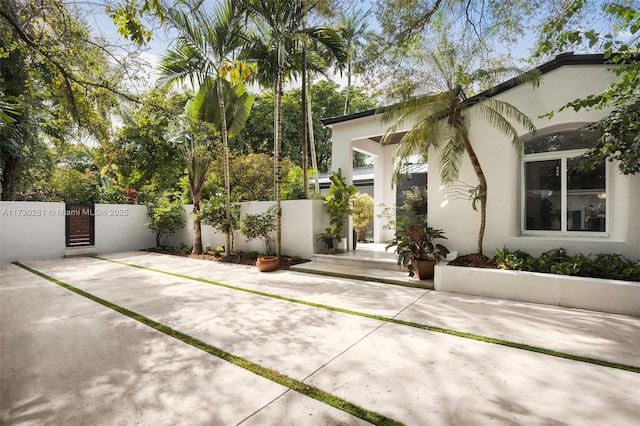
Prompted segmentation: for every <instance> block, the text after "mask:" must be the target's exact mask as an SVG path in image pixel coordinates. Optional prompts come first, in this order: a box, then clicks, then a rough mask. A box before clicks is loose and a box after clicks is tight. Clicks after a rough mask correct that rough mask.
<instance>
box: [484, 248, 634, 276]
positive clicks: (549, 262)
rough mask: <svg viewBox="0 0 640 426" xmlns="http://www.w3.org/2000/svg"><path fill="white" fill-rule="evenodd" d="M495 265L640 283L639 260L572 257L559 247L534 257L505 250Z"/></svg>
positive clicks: (503, 267) (498, 251)
mask: <svg viewBox="0 0 640 426" xmlns="http://www.w3.org/2000/svg"><path fill="white" fill-rule="evenodd" d="M492 262H495V264H496V266H497V267H498V268H500V269H508V270H519V271H530V272H544V273H551V274H559V275H574V276H580V277H593V278H605V279H618V280H628V281H640V259H639V260H638V261H635V262H634V261H632V260H630V259H627V258H625V257H623V256H621V255H619V254H597V255H595V256H594V255H584V254H582V253H579V254H576V255H574V256H569V255H568V254H567V251H566V250H565V249H562V248H559V249H554V250H549V251H547V252H544V253H542V254H541V255H540V256H539V257H534V256H531V255H530V254H528V253H526V252H524V251H521V250H516V251H513V252H512V251H510V250H509V249H507V248H506V247H504V248H503V249H502V250H497V251H496V255H495V256H494V258H493V259H492Z"/></svg>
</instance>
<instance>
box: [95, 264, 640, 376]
mask: <svg viewBox="0 0 640 426" xmlns="http://www.w3.org/2000/svg"><path fill="white" fill-rule="evenodd" d="M98 259H101V260H105V261H107V262H112V263H117V264H120V265H125V266H130V267H132V268H138V269H143V270H146V271H150V272H157V273H160V274H165V275H170V276H172V277H176V278H184V279H187V280H191V281H198V282H201V283H205V284H211V285H215V286H218V287H224V288H228V289H231V290H237V291H242V292H245V293H250V294H255V295H258V296H264V297H270V298H273V299H279V300H284V301H287V302H292V303H298V304H301V305H307V306H312V307H314V308H320V309H326V310H329V311H335V312H340V313H343V314H349V315H355V316H359V317H364V318H370V319H374V320H378V321H385V322H388V323H392V324H399V325H404V326H408V327H414V328H420V329H423V330H428V331H433V332H435V333H442V334H448V335H451V336H456V337H462V338H465V339H471V340H476V341H479V342H485V343H491V344H494V345H500V346H507V347H510V348H515V349H521V350H524V351H529V352H536V353H539V354H543V355H548V356H553V357H557V358H564V359H568V360H571V361H578V362H585V363H588V364H595V365H600V366H603V367H609V368H615V369H618V370H625V371H630V372H632V373H639V374H640V367H638V366H635V365H628V364H622V363H617V362H611V361H606V360H602V359H597V358H591V357H586V356H581V355H573V354H569V353H565V352H560V351H555V350H553V349H547V348H542V347H539V346H533V345H527V344H525V343H518V342H511V341H509V340H503V339H496V338H494V337H487V336H482V335H479V334H473V333H467V332H464V331H456V330H450V329H447V328H442V327H437V326H433V325H428V324H420V323H415V322H411V321H404V320H401V319H397V318H390V317H385V316H381V315H374V314H368V313H365V312H358V311H352V310H349V309H343V308H338V307H335V306H330V305H323V304H321V303H314V302H309V301H306V300H300V299H294V298H292V297H286V296H280V295H277V294H273V293H267V292H264V291H259V290H252V289H249V288H244V287H238V286H234V285H230V284H225V283H220V282H217V281H212V280H207V279H204V278H198V277H192V276H189V275H184V274H179V273H176V272H169V271H163V270H161V269H155V268H149V267H146V266H141V265H136V264H134V263H127V262H123V261H120V260H115V259H108V258H104V257H98Z"/></svg>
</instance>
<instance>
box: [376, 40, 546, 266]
mask: <svg viewBox="0 0 640 426" xmlns="http://www.w3.org/2000/svg"><path fill="white" fill-rule="evenodd" d="M461 53H462V52H458V51H457V50H456V49H455V48H453V47H451V46H450V45H449V44H448V43H447V41H446V40H445V41H444V42H442V44H441V45H440V46H439V47H438V48H437V49H436V50H435V51H434V52H429V53H428V54H427V58H428V59H429V62H430V63H431V65H432V70H431V72H432V76H433V77H434V82H433V83H434V84H435V85H436V86H435V87H436V88H437V90H438V91H439V92H438V93H436V94H431V95H425V96H419V97H416V98H413V99H410V100H409V101H407V102H405V103H402V104H400V105H398V106H397V107H394V108H391V109H390V110H389V111H388V112H387V113H385V117H384V118H385V120H395V124H394V125H393V126H392V127H391V128H390V130H389V132H388V133H387V136H389V135H391V134H392V133H393V132H394V131H395V129H396V128H397V125H398V124H400V123H401V122H403V121H406V120H407V119H410V118H413V119H414V120H415V123H416V124H415V125H414V126H413V128H412V129H411V130H410V131H409V132H407V133H406V134H405V135H404V137H403V138H402V139H401V141H400V144H399V145H398V147H397V148H396V151H395V152H394V159H396V160H398V159H406V158H407V157H409V156H411V155H414V154H422V155H423V156H424V157H426V156H427V152H428V150H429V148H441V152H440V162H439V167H440V175H441V179H442V182H443V183H444V184H445V185H450V184H452V183H454V182H455V181H456V180H457V179H458V172H459V169H460V164H461V160H462V155H463V154H464V153H465V152H466V154H467V155H468V157H469V160H470V161H471V165H472V166H473V170H474V172H475V174H476V177H477V179H478V186H477V187H476V188H474V189H472V190H471V192H470V193H471V198H472V200H473V206H474V209H475V206H476V202H477V201H479V202H480V229H479V231H478V245H477V253H478V254H482V243H483V239H484V232H485V227H486V216H487V179H486V177H485V174H484V171H483V170H482V166H481V165H480V161H479V160H478V157H477V155H476V152H475V150H474V148H473V145H472V144H471V140H470V138H469V129H468V121H467V110H468V109H469V108H470V107H471V106H475V108H476V109H478V110H479V112H480V114H481V115H482V116H483V117H484V119H486V120H487V121H488V122H489V123H490V124H491V125H492V126H493V127H495V128H496V129H498V130H499V131H500V132H502V133H504V134H505V135H507V136H508V137H509V138H510V139H511V142H512V143H513V145H514V146H515V147H516V148H517V149H518V150H519V152H521V151H522V140H521V139H520V137H519V135H518V131H517V130H516V128H515V127H514V125H513V124H512V121H513V122H515V123H517V124H518V125H521V126H523V127H524V128H525V129H526V130H527V131H530V132H533V131H535V126H534V124H533V122H532V121H531V119H530V118H529V117H527V116H526V115H525V114H524V113H522V112H521V111H520V110H519V109H518V108H516V107H515V106H513V105H512V104H510V103H507V102H503V101H500V100H497V99H495V98H491V97H480V98H479V97H474V98H473V99H469V100H467V97H466V95H465V91H466V90H469V91H471V90H473V88H474V87H478V84H480V83H482V82H484V81H485V80H486V79H487V77H494V78H495V77H497V76H498V75H500V74H504V73H505V72H507V71H510V72H512V71H513V70H512V69H507V68H500V69H494V70H477V71H475V72H469V71H467V70H466V69H465V64H468V63H469V61H468V58H469V56H468V55H467V56H466V58H467V60H466V61H462V60H460V59H461V58H462V57H463V56H462V55H461ZM519 78H520V79H522V80H523V81H525V80H529V81H531V82H532V83H534V84H537V82H538V75H537V74H536V73H525V74H522V75H521V76H520V77H519ZM510 120H512V121H510ZM396 164H401V162H400V163H396Z"/></svg>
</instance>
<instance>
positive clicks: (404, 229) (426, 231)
mask: <svg viewBox="0 0 640 426" xmlns="http://www.w3.org/2000/svg"><path fill="white" fill-rule="evenodd" d="M446 238H447V237H445V236H444V231H443V230H442V229H435V228H432V227H430V226H428V225H427V223H426V222H421V223H411V224H407V225H404V226H401V227H400V228H399V229H396V237H395V239H394V240H391V241H390V242H389V243H387V245H386V250H389V249H390V248H391V247H395V253H397V254H398V265H402V266H404V267H406V268H407V270H408V271H409V276H410V277H413V276H414V274H415V265H414V264H413V263H412V261H413V260H418V261H419V260H433V261H435V262H439V261H441V260H443V259H444V258H445V257H446V256H447V254H449V249H447V248H446V247H445V246H443V245H442V244H439V243H434V240H436V239H446Z"/></svg>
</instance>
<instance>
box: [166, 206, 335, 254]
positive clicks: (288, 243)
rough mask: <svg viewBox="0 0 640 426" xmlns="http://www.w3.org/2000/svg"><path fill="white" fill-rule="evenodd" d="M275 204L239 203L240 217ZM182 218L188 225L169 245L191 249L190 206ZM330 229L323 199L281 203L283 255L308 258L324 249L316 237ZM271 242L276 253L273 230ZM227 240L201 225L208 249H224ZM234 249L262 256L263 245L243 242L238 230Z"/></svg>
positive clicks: (263, 210)
mask: <svg viewBox="0 0 640 426" xmlns="http://www.w3.org/2000/svg"><path fill="white" fill-rule="evenodd" d="M273 205H275V203H274V202H273V201H252V202H244V203H241V204H240V217H241V218H242V217H243V216H244V215H246V214H258V213H264V212H266V211H267V210H268V209H269V207H271V206H273ZM184 208H185V219H186V221H187V225H186V226H185V227H184V228H183V229H181V230H180V231H178V232H176V233H175V234H174V235H173V236H172V237H171V238H170V239H169V244H170V245H173V246H180V245H181V244H184V245H187V246H193V213H192V209H193V205H186V206H185V207H184ZM328 226H329V216H328V215H327V213H326V211H325V207H324V205H323V201H322V200H287V201H282V254H283V255H288V256H301V257H304V258H307V259H310V258H311V256H312V255H313V254H314V253H320V252H322V250H323V249H324V248H323V247H324V246H323V243H322V242H318V241H316V239H317V236H318V235H319V234H321V233H322V232H323V231H324V228H326V227H328ZM272 236H273V239H274V243H273V244H272V251H273V253H274V254H275V250H276V246H275V238H276V233H275V231H274V232H273V233H272ZM225 242H226V237H225V235H224V234H219V233H216V232H215V230H214V229H213V227H212V226H209V225H202V245H203V247H205V246H209V248H210V249H211V250H213V249H215V248H216V247H221V246H224V245H225ZM233 248H234V250H244V251H249V250H257V251H258V252H260V253H264V245H263V244H262V242H261V241H260V240H252V241H248V242H247V241H246V238H245V237H244V235H242V234H240V232H239V231H236V232H235V233H234V244H233Z"/></svg>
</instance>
